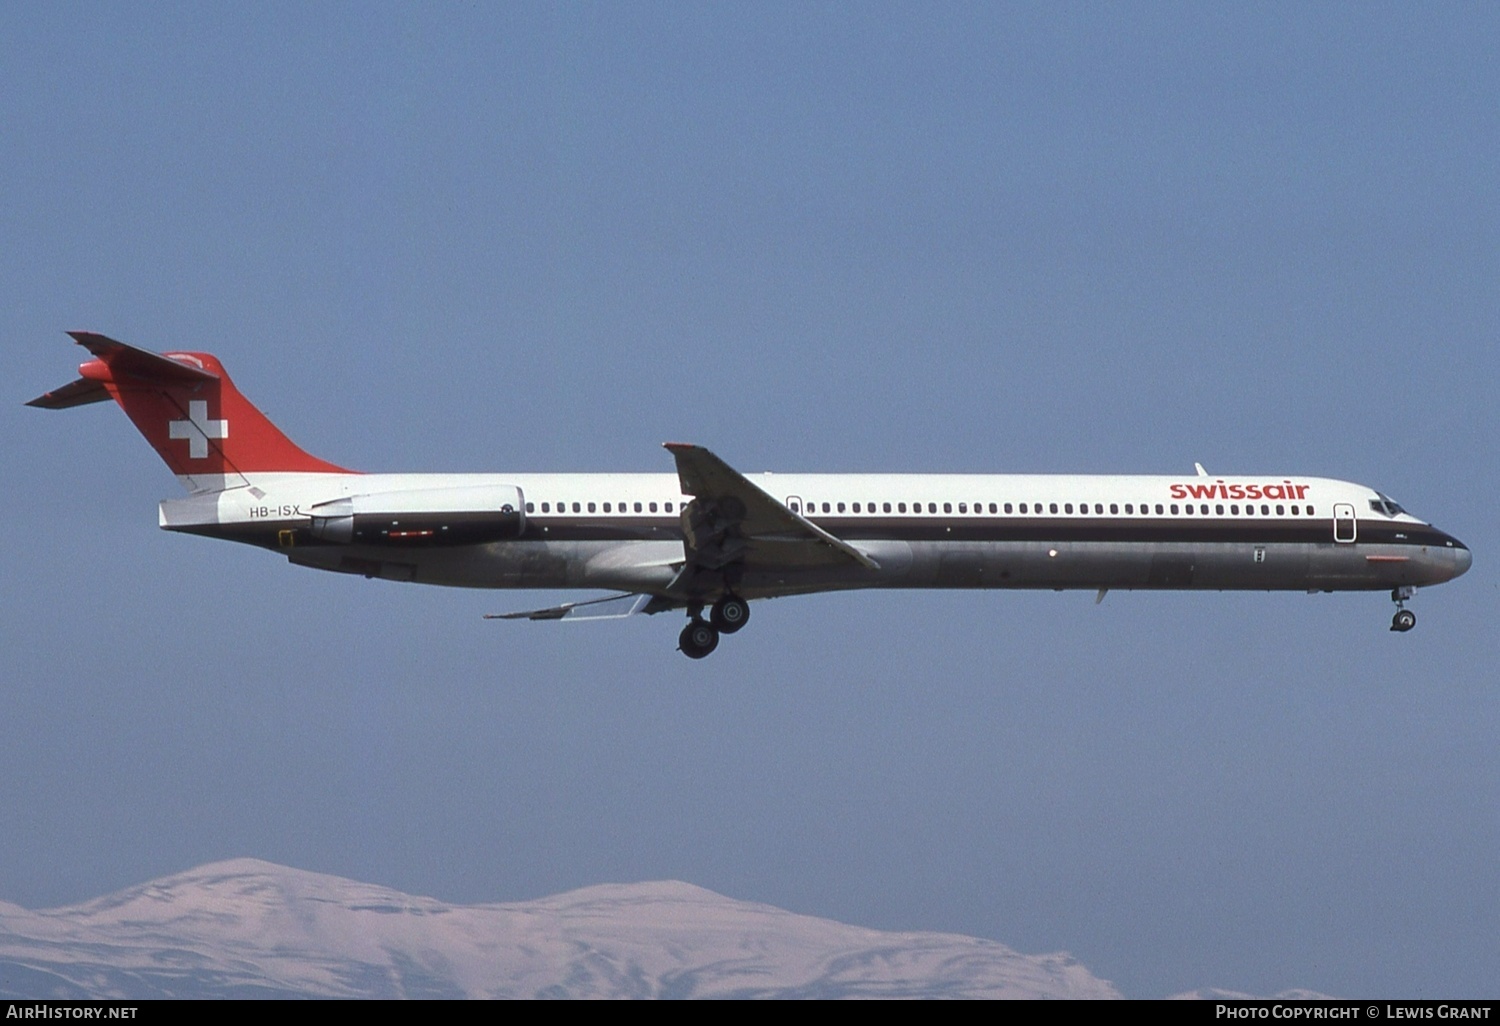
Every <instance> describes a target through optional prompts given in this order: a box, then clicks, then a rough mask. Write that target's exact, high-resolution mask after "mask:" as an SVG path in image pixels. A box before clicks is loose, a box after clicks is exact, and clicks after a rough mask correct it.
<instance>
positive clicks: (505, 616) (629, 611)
mask: <svg viewBox="0 0 1500 1026" xmlns="http://www.w3.org/2000/svg"><path fill="white" fill-rule="evenodd" d="M650 601H651V596H650V595H637V594H629V593H628V594H625V595H606V596H604V597H603V598H596V599H588V600H586V601H583V602H564V603H563V604H562V605H560V606H548V607H547V608H546V609H527V610H524V611H522V612H519V613H486V614H485V615H484V618H485V619H486V620H618V619H623V618H624V617H627V616H632V615H634V614H635V613H639V612H641V610H642V609H643V607H645V605H646V604H647V603H648V602H650ZM610 603H615V605H610Z"/></svg>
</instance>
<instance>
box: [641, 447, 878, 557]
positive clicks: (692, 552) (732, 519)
mask: <svg viewBox="0 0 1500 1026" xmlns="http://www.w3.org/2000/svg"><path fill="white" fill-rule="evenodd" d="M665 448H666V449H667V451H668V452H670V453H671V454H672V455H673V457H675V458H676V460H677V477H678V479H679V480H680V481H681V482H682V491H683V494H684V495H691V496H692V497H693V501H692V502H690V503H689V504H688V505H687V506H686V507H684V509H683V512H682V525H683V534H684V539H683V546H684V548H685V549H686V554H687V561H688V566H687V567H685V568H684V571H685V572H687V571H691V570H692V569H693V568H698V569H704V570H718V569H721V568H723V567H726V566H728V565H730V564H731V563H740V564H742V565H744V566H746V567H750V568H754V569H758V570H762V569H778V568H780V569H795V568H805V567H818V566H838V565H846V566H848V565H858V566H862V567H865V568H866V569H869V570H878V569H880V565H879V564H878V563H876V562H875V561H874V560H873V559H871V558H870V557H869V556H867V555H865V554H864V553H863V552H861V551H859V550H858V549H857V548H855V547H854V546H853V545H850V544H849V543H848V542H846V541H843V540H842V539H840V538H836V537H834V536H833V535H831V534H829V533H828V532H827V531H825V530H823V529H822V528H821V527H819V526H818V525H816V524H814V523H812V522H811V521H809V520H808V519H807V518H806V517H803V516H801V515H800V514H797V513H793V512H792V511H791V510H790V509H788V508H787V507H786V506H785V505H783V504H782V503H780V502H778V501H777V500H776V499H774V498H772V497H771V496H770V495H769V494H767V493H766V492H765V491H764V490H762V489H761V488H760V487H758V486H757V485H755V484H754V483H753V482H751V481H750V479H749V478H747V477H745V475H743V474H741V473H740V472H739V471H737V470H735V469H734V468H733V467H731V466H730V465H729V464H727V463H725V462H724V461H723V460H721V459H719V457H717V456H715V455H714V454H713V453H711V452H709V451H708V450H707V449H705V448H703V447H702V446H700V445H684V444H682V443H680V442H668V443H667V444H666V446H665Z"/></svg>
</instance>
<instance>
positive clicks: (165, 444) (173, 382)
mask: <svg viewBox="0 0 1500 1026" xmlns="http://www.w3.org/2000/svg"><path fill="white" fill-rule="evenodd" d="M68 334H69V335H71V336H72V337H73V339H74V341H76V342H77V343H78V344H79V345H81V346H83V347H84V348H85V349H87V350H88V351H89V352H90V353H92V354H93V356H94V359H92V360H89V361H87V362H86V363H84V364H82V365H80V366H79V368H78V375H79V377H78V380H77V381H74V382H71V383H69V384H66V385H64V386H62V387H61V388H59V389H56V390H55V391H52V392H48V393H47V394H46V395H43V396H38V397H37V398H36V399H33V400H31V402H29V403H27V404H26V405H28V406H39V407H41V408H43V409H48V410H64V409H68V408H70V407H73V406H84V405H87V404H88V403H98V402H104V401H105V400H107V399H113V400H114V401H115V402H117V403H119V404H120V408H121V409H122V410H124V411H125V415H126V416H128V417H129V418H130V420H131V423H133V424H134V425H135V426H136V430H138V431H140V433H141V434H142V435H144V436H145V438H146V441H148V442H150V443H151V447H152V448H153V449H155V450H156V453H157V455H158V456H160V457H161V458H162V460H163V461H164V462H165V463H166V464H167V466H168V467H170V468H172V473H174V474H176V475H177V479H178V480H179V481H181V482H182V483H183V485H184V486H185V487H186V488H187V489H188V491H190V492H194V493H199V492H211V491H218V490H220V489H224V488H236V487H242V486H245V485H248V484H251V483H253V481H254V479H255V476H256V475H257V474H265V473H276V472H294V473H297V472H300V473H321V474H349V473H353V471H349V470H345V469H344V468H343V467H339V466H335V465H334V464H332V463H329V462H328V461H326V460H320V459H318V458H317V457H316V456H312V455H309V454H308V453H306V452H304V451H303V450H302V449H301V448H300V447H299V446H298V445H297V444H296V443H295V442H293V441H292V440H291V439H290V438H288V437H287V436H286V435H284V434H282V433H281V430H280V429H279V428H277V427H276V425H275V424H272V423H271V422H270V420H268V419H267V418H266V415H265V414H264V413H261V412H260V410H258V409H256V408H255V406H254V405H253V404H252V403H251V402H250V400H248V399H246V398H245V397H244V396H243V395H241V394H240V391H239V389H237V388H235V387H234V382H232V381H230V380H229V375H228V374H226V373H224V367H223V365H222V364H220V363H219V361H218V359H217V358H215V357H213V356H211V355H209V354H208V353H153V352H149V351H147V350H145V349H136V348H135V347H134V346H128V345H126V344H125V343H123V342H116V341H115V340H114V339H112V338H106V337H105V336H103V335H98V334H95V333H94V332H91V331H70V332H68Z"/></svg>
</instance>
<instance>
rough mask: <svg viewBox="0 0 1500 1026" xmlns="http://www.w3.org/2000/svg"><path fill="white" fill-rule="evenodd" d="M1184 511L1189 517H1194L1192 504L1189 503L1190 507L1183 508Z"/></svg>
mask: <svg viewBox="0 0 1500 1026" xmlns="http://www.w3.org/2000/svg"><path fill="white" fill-rule="evenodd" d="M1182 511H1183V512H1184V513H1186V514H1187V515H1188V516H1192V515H1193V506H1192V504H1191V503H1189V504H1188V505H1186V506H1184V507H1182Z"/></svg>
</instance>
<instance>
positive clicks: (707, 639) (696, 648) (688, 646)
mask: <svg viewBox="0 0 1500 1026" xmlns="http://www.w3.org/2000/svg"><path fill="white" fill-rule="evenodd" d="M718 647H719V632H718V631H717V630H715V629H714V627H713V625H712V624H708V623H704V622H703V621H702V620H697V619H694V620H690V621H689V622H688V625H687V626H686V627H684V628H683V629H682V633H681V634H679V635H678V636H677V648H678V650H680V651H681V652H682V654H683V655H685V656H687V657H688V658H689V659H702V658H703V657H704V656H706V655H708V654H709V653H710V652H712V651H713V650H714V649H716V648H718Z"/></svg>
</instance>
